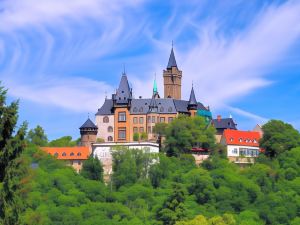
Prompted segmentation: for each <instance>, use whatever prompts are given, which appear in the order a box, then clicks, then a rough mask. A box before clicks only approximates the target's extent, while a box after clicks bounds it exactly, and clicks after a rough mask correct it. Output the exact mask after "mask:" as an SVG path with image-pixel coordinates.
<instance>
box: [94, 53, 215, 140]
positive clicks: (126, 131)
mask: <svg viewBox="0 0 300 225" xmlns="http://www.w3.org/2000/svg"><path fill="white" fill-rule="evenodd" d="M163 80H164V98H160V95H159V93H158V90H157V85H156V81H154V85H153V91H152V93H151V95H152V97H151V98H145V99H144V98H133V94H132V89H131V88H130V86H129V82H128V77H127V75H126V74H125V73H123V74H122V77H121V81H120V84H119V87H118V89H117V90H116V92H115V93H113V94H112V97H111V99H108V98H106V99H105V101H104V104H103V105H102V106H101V107H100V108H99V109H98V112H97V113H96V126H97V128H98V133H97V137H98V138H101V139H103V140H104V141H105V142H132V141H133V140H134V138H133V136H134V134H139V135H140V136H141V135H144V136H146V138H145V139H146V140H156V138H157V137H156V135H155V134H154V133H153V128H154V126H155V124H156V123H170V122H171V121H172V120H173V119H174V118H176V117H177V116H178V115H179V114H185V115H188V116H195V115H198V114H199V113H198V112H199V111H201V114H203V113H204V114H205V115H206V116H207V117H209V118H210V119H211V112H210V110H209V107H205V106H204V105H203V104H202V103H200V102H197V100H196V96H195V93H194V89H193V87H192V89H191V93H190V98H189V100H182V99H181V82H182V71H181V70H179V68H178V66H177V63H176V59H175V54H174V50H173V48H172V50H171V54H170V57H169V61H168V65H167V68H166V69H165V70H164V71H163Z"/></svg>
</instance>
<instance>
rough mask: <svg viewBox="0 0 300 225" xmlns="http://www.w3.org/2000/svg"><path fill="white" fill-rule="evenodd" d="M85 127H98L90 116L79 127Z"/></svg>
mask: <svg viewBox="0 0 300 225" xmlns="http://www.w3.org/2000/svg"><path fill="white" fill-rule="evenodd" d="M86 128H92V129H98V127H97V126H96V125H95V124H94V123H93V121H91V119H90V118H88V119H87V120H86V121H85V123H84V124H82V126H81V127H80V128H79V129H80V130H81V129H86Z"/></svg>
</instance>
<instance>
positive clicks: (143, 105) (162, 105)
mask: <svg viewBox="0 0 300 225" xmlns="http://www.w3.org/2000/svg"><path fill="white" fill-rule="evenodd" d="M155 103H156V105H157V107H158V113H163V114H174V113H177V111H176V108H175V105H174V102H173V99H171V98H158V99H155ZM150 104H151V99H150V98H144V99H132V101H131V108H130V114H145V113H147V112H148V111H149V105H150Z"/></svg>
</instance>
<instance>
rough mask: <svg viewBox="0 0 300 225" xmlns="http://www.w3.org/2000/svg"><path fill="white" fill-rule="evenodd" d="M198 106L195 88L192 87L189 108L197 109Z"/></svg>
mask: <svg viewBox="0 0 300 225" xmlns="http://www.w3.org/2000/svg"><path fill="white" fill-rule="evenodd" d="M197 105H198V103H197V100H196V96H195V92H194V86H193V85H192V90H191V94H190V100H189V104H188V107H189V108H190V109H197Z"/></svg>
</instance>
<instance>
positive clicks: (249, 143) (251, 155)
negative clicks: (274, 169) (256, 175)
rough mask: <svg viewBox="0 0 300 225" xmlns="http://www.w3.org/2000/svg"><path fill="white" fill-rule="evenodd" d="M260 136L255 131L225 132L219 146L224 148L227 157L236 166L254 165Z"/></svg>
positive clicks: (258, 150) (258, 149)
mask: <svg viewBox="0 0 300 225" xmlns="http://www.w3.org/2000/svg"><path fill="white" fill-rule="evenodd" d="M260 138H261V135H260V133H259V132H255V131H240V130H225V131H224V133H223V135H222V138H221V144H222V145H224V146H226V151H227V157H228V159H229V160H230V161H232V162H235V163H238V164H248V163H254V159H255V158H256V157H258V155H259V152H260V148H259V139H260Z"/></svg>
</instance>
